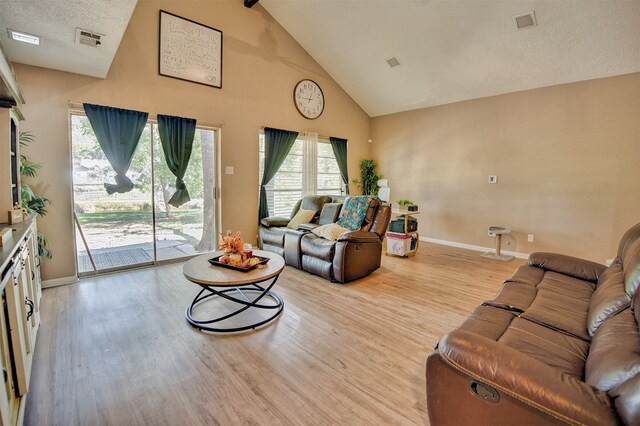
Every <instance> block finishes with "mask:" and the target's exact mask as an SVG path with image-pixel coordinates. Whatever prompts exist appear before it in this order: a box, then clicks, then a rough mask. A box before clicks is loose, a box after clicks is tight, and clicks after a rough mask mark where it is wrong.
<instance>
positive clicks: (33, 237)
mask: <svg viewBox="0 0 640 426" xmlns="http://www.w3.org/2000/svg"><path fill="white" fill-rule="evenodd" d="M31 229H32V230H31V233H30V235H29V255H30V258H31V266H32V268H31V271H32V272H33V281H34V283H33V285H34V293H35V300H34V301H33V303H34V304H35V307H36V312H37V313H38V318H39V317H40V299H41V298H42V278H41V277H40V262H41V260H40V253H39V251H38V229H37V228H36V223H35V221H34V222H33V226H32V227H31Z"/></svg>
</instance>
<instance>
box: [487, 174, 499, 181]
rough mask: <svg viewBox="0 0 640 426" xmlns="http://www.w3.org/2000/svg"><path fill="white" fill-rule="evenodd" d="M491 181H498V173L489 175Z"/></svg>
mask: <svg viewBox="0 0 640 426" xmlns="http://www.w3.org/2000/svg"><path fill="white" fill-rule="evenodd" d="M488 182H489V183H498V175H489V179H488Z"/></svg>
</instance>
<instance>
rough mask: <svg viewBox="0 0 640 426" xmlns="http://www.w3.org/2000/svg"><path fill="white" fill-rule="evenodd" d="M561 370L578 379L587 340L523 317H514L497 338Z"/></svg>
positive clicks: (585, 356)
mask: <svg viewBox="0 0 640 426" xmlns="http://www.w3.org/2000/svg"><path fill="white" fill-rule="evenodd" d="M498 341H499V342H501V343H503V344H505V345H507V346H509V347H511V348H513V349H516V350H517V351H518V352H521V353H523V354H526V355H529V356H530V357H532V358H534V359H537V360H538V361H540V362H544V363H545V364H547V365H549V366H551V367H554V368H557V369H558V370H560V371H561V372H563V373H565V374H568V375H571V376H573V377H575V378H578V379H582V378H583V372H584V364H585V361H586V359H587V353H588V352H589V343H588V342H585V341H584V340H582V339H578V338H576V337H573V336H569V335H567V334H563V333H558V332H557V331H554V330H552V329H550V328H548V327H545V326H542V325H539V324H536V323H534V322H531V321H529V320H526V319H523V318H515V319H514V320H513V321H512V322H511V324H510V325H509V328H508V329H507V330H506V331H505V332H504V334H503V335H502V336H501V337H500V339H499V340H498Z"/></svg>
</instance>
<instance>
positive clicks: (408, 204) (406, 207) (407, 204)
mask: <svg viewBox="0 0 640 426" xmlns="http://www.w3.org/2000/svg"><path fill="white" fill-rule="evenodd" d="M396 204H397V205H398V210H400V211H403V212H415V211H418V206H416V205H415V204H413V201H411V200H407V199H406V198H402V199H400V200H396Z"/></svg>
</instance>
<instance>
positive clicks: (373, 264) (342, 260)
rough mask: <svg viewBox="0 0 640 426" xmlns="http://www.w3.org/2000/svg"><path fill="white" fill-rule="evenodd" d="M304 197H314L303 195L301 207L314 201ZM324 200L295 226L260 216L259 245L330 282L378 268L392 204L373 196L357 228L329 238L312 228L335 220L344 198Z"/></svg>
mask: <svg viewBox="0 0 640 426" xmlns="http://www.w3.org/2000/svg"><path fill="white" fill-rule="evenodd" d="M307 198H313V197H305V198H304V199H303V200H302V208H304V206H305V205H307V206H311V205H315V204H317V203H312V202H311V201H306V200H307ZM327 198H329V197H327ZM347 199H348V198H347ZM347 199H344V201H346V200H347ZM323 201H325V202H324V203H323V205H322V208H321V211H320V213H319V215H317V217H314V219H313V220H312V222H311V223H309V224H303V225H300V226H299V227H298V228H297V229H289V228H286V224H285V222H286V219H284V220H282V219H281V220H278V219H277V218H266V219H263V220H262V221H261V224H260V226H259V228H258V234H259V244H261V247H262V249H263V250H269V251H272V252H275V253H278V254H280V255H281V256H283V257H284V259H285V263H286V264H287V265H289V266H293V267H296V268H298V269H302V270H305V271H307V272H310V273H312V274H315V275H319V276H321V277H323V278H326V279H328V280H330V281H332V282H339V283H346V282H349V281H353V280H356V279H358V278H362V277H365V276H367V275H369V274H370V273H371V272H373V271H375V270H376V269H378V268H379V267H380V262H381V257H382V241H383V239H384V236H385V232H386V230H387V226H388V225H389V220H390V218H391V207H390V206H388V205H385V204H382V203H381V202H380V200H378V199H375V198H374V199H373V200H372V201H371V202H370V203H369V207H368V209H367V212H366V215H365V217H364V221H363V223H362V226H361V227H360V229H359V230H357V231H351V232H347V233H344V234H342V235H340V236H339V237H338V239H337V240H336V241H332V240H329V239H325V238H323V237H319V236H317V235H315V234H313V233H312V232H311V231H312V230H313V228H315V227H317V226H320V225H326V224H330V223H335V222H336V221H337V220H338V217H339V213H340V206H341V203H342V201H343V199H342V198H335V197H334V198H333V199H328V200H323ZM330 201H333V202H330ZM336 201H338V202H337V203H336ZM294 210H295V209H294ZM294 215H295V212H293V213H292V214H291V217H293V216H294ZM283 224H284V225H283ZM276 225H279V226H276Z"/></svg>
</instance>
